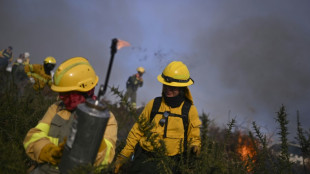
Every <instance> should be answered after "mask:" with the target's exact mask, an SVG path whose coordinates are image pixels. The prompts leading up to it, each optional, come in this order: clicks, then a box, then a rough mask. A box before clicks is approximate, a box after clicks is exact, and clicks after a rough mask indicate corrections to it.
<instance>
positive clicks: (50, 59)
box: [44, 56, 56, 64]
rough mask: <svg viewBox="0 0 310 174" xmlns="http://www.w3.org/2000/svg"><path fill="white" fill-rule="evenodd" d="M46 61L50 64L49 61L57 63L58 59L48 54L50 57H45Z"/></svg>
mask: <svg viewBox="0 0 310 174" xmlns="http://www.w3.org/2000/svg"><path fill="white" fill-rule="evenodd" d="M44 63H45V64H48V63H50V64H56V59H55V58H54V57H52V56H48V57H46V58H45V59H44Z"/></svg>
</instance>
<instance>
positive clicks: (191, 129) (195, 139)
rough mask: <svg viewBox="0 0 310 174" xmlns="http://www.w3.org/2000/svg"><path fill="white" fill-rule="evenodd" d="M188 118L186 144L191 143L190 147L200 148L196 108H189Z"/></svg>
mask: <svg viewBox="0 0 310 174" xmlns="http://www.w3.org/2000/svg"><path fill="white" fill-rule="evenodd" d="M188 117H189V124H188V133H187V138H188V142H191V145H196V146H200V145H201V139H200V126H201V121H200V119H199V115H198V112H197V108H196V106H194V105H192V106H191V108H190V110H189V113H188Z"/></svg>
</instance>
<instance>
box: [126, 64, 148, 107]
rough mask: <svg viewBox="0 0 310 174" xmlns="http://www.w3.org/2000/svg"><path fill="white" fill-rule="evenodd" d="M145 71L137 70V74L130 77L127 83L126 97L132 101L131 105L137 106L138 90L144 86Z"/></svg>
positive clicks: (140, 68)
mask: <svg viewBox="0 0 310 174" xmlns="http://www.w3.org/2000/svg"><path fill="white" fill-rule="evenodd" d="M144 72H145V70H144V68H143V67H138V68H137V73H136V74H134V75H132V76H130V77H129V78H128V80H127V82H126V94H125V96H126V97H127V98H128V100H129V99H130V102H131V104H132V105H133V106H134V107H135V106H136V99H137V90H138V88H139V87H142V86H143V78H142V76H143V74H144Z"/></svg>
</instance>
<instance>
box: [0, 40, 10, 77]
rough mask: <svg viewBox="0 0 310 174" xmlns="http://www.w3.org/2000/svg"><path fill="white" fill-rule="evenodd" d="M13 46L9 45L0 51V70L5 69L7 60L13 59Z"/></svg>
mask: <svg viewBox="0 0 310 174" xmlns="http://www.w3.org/2000/svg"><path fill="white" fill-rule="evenodd" d="M12 50H13V47H11V46H9V47H8V48H7V49H3V50H1V51H0V71H5V69H6V68H7V66H8V64H9V62H12V61H13V52H12Z"/></svg>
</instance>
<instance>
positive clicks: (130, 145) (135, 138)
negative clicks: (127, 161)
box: [120, 99, 154, 158]
mask: <svg viewBox="0 0 310 174" xmlns="http://www.w3.org/2000/svg"><path fill="white" fill-rule="evenodd" d="M153 102H154V99H153V100H151V101H150V102H149V103H148V104H147V105H146V106H145V108H144V110H143V111H142V113H141V114H140V116H139V120H140V121H148V120H149V118H150V113H151V110H152V107H153ZM143 135H144V134H143V132H141V131H140V129H139V124H138V123H137V122H136V123H135V124H134V125H133V127H132V128H131V130H130V132H129V133H128V136H127V139H126V145H125V147H124V148H123V150H122V151H121V152H120V154H121V155H123V156H125V157H127V158H129V157H130V155H132V153H133V152H134V150H135V146H136V145H137V143H138V142H139V140H140V139H141V137H142V136H143Z"/></svg>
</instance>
